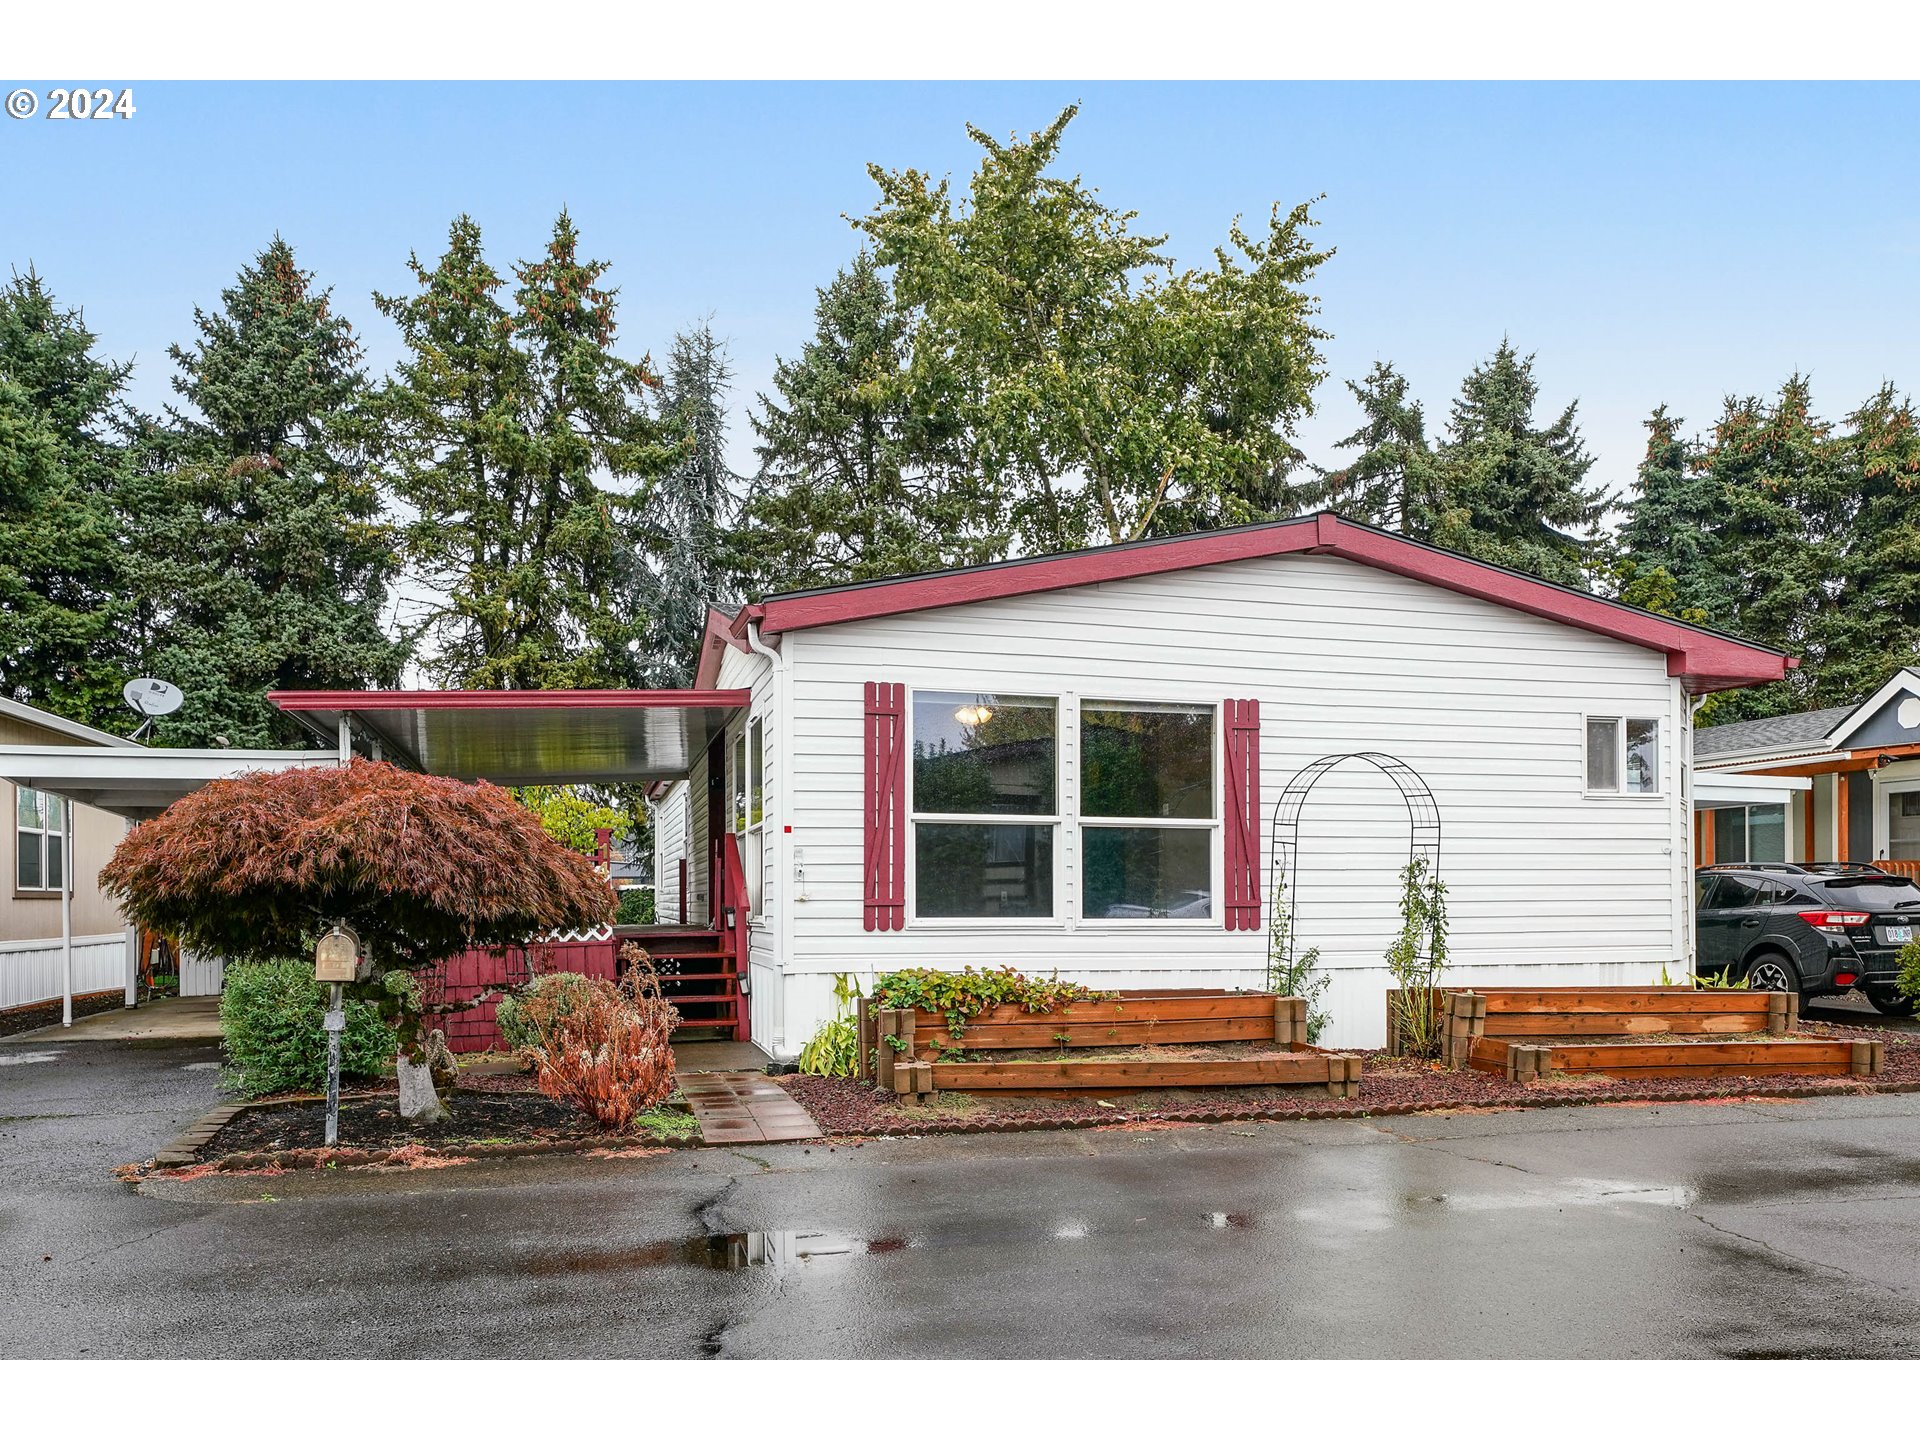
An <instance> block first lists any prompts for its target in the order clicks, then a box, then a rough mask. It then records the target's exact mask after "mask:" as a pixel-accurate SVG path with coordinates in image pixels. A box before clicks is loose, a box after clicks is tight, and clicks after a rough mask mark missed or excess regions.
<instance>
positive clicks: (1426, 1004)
mask: <svg viewBox="0 0 1920 1440" xmlns="http://www.w3.org/2000/svg"><path fill="white" fill-rule="evenodd" d="M1446 968H1447V887H1446V885H1445V884H1443V883H1442V882H1441V879H1440V877H1439V875H1438V874H1436V873H1435V872H1434V869H1433V867H1432V865H1431V864H1430V863H1429V862H1428V861H1427V859H1426V858H1425V857H1424V856H1415V857H1414V858H1413V859H1412V860H1410V861H1409V862H1407V868H1406V869H1404V870H1402V871H1401V872H1400V933H1399V934H1398V935H1397V936H1395V937H1394V941H1393V943H1392V944H1391V945H1389V946H1388V947H1387V969H1388V971H1389V972H1391V974H1392V975H1393V979H1394V984H1395V986H1396V988H1395V990H1394V992H1393V996H1392V1005H1391V1008H1390V1011H1389V1013H1390V1016H1391V1019H1392V1022H1393V1031H1394V1036H1395V1038H1396V1039H1397V1040H1398V1042H1399V1049H1400V1053H1401V1054H1403V1055H1415V1056H1431V1055H1434V1054H1437V1053H1438V1052H1439V1049H1440V1014H1439V1010H1440V1006H1439V998H1440V997H1439V990H1440V977H1441V975H1442V974H1443V973H1444V972H1445V971H1446Z"/></svg>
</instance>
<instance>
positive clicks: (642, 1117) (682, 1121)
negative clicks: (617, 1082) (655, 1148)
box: [629, 1105, 700, 1140]
mask: <svg viewBox="0 0 1920 1440" xmlns="http://www.w3.org/2000/svg"><path fill="white" fill-rule="evenodd" d="M629 1128H630V1129H634V1130H639V1131H642V1132H644V1133H646V1134H648V1135H651V1136H653V1137H654V1138H655V1139H657V1140H667V1139H687V1138H689V1137H691V1136H694V1135H698V1134H699V1133H700V1122H699V1121H698V1120H696V1119H694V1118H693V1116H692V1115H691V1114H690V1113H689V1112H687V1111H685V1110H672V1109H669V1108H668V1107H667V1106H665V1105H656V1106H654V1107H653V1109H651V1110H642V1111H641V1112H640V1113H639V1114H638V1115H636V1116H634V1117H633V1123H632V1125H631V1126H630V1127H629Z"/></svg>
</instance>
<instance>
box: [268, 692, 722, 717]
mask: <svg viewBox="0 0 1920 1440" xmlns="http://www.w3.org/2000/svg"><path fill="white" fill-rule="evenodd" d="M752 698H753V697H752V695H751V693H750V692H748V691H745V690H706V689H702V690H271V691H269V692H268V693H267V699H268V701H270V702H271V703H272V704H274V705H275V706H277V707H279V708H280V709H281V710H285V711H288V712H296V711H302V710H347V711H357V710H612V709H620V710H738V709H743V708H744V707H745V706H746V705H747V704H748V703H750V702H751V700H752Z"/></svg>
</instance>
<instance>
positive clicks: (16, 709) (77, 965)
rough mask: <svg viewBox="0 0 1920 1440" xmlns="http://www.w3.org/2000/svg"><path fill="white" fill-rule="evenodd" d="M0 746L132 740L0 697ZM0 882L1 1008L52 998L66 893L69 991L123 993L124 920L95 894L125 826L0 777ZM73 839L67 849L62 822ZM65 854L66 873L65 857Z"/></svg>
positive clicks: (60, 970)
mask: <svg viewBox="0 0 1920 1440" xmlns="http://www.w3.org/2000/svg"><path fill="white" fill-rule="evenodd" d="M0 745H31V746H50V745H60V746H66V745H72V746H89V747H94V746H101V747H112V748H131V749H138V748H139V747H138V746H136V745H135V744H134V742H133V741H131V740H126V739H123V738H121V737H120V736H118V735H109V734H107V733H106V732H105V731H104V730H95V729H94V728H93V727H92V726H89V725H81V724H79V723H77V722H75V721H72V720H67V719H63V718H62V717H61V716H58V715H52V714H49V713H48V712H47V711H44V710H37V709H35V708H34V707H33V706H31V705H23V704H21V703H19V702H18V701H15V700H7V699H4V698H0ZM0 806H4V807H5V808H4V815H5V819H6V824H5V827H4V832H3V838H0V850H4V863H5V865H6V879H5V883H4V885H0V1010H11V1009H15V1008H18V1007H20V1006H23V1005H36V1004H40V1003H43V1002H45V1001H48V1000H57V999H60V998H61V996H62V994H63V993H64V982H65V955H64V946H63V944H62V940H61V898H62V894H63V892H64V891H66V890H67V889H68V888H69V887H70V888H71V891H72V905H73V908H72V914H71V924H72V931H71V933H72V936H73V993H74V996H75V998H76V999H83V1000H84V999H91V998H95V997H98V996H100V995H102V994H105V993H109V992H110V993H113V994H116V995H118V994H123V993H124V991H125V989H126V971H127V963H126V958H127V943H126V928H125V927H126V921H125V920H124V919H122V918H121V915H120V912H119V910H118V908H117V907H115V905H114V903H113V902H112V901H111V900H110V899H108V898H107V897H106V896H105V895H103V894H101V893H100V883H99V877H100V867H101V866H102V865H104V864H106V863H107V858H108V857H109V856H110V855H112V854H113V847H114V846H116V845H118V844H119V843H120V837H121V836H123V835H125V834H126V833H127V826H126V822H125V821H124V820H122V819H120V818H119V817H118V816H116V815H111V814H108V813H107V812H106V811H103V810H96V809H95V808H93V807H92V806H91V805H72V806H69V804H68V802H65V801H63V800H62V799H61V798H60V797H58V796H56V795H53V794H51V793H48V792H46V791H41V790H36V789H34V788H33V787H31V786H28V785H16V784H14V783H12V782H11V781H7V780H0ZM69 814H70V815H71V817H72V822H71V833H72V843H71V845H70V846H69V845H68V844H67V836H66V832H67V830H68V816H69ZM69 850H70V851H71V854H72V860H73V863H72V867H71V873H70V874H69V871H68V867H67V856H68V853H69Z"/></svg>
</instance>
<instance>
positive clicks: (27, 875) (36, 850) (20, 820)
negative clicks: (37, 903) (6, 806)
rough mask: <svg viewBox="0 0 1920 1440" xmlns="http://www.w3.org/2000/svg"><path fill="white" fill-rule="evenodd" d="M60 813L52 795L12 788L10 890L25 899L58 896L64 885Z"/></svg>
mask: <svg viewBox="0 0 1920 1440" xmlns="http://www.w3.org/2000/svg"><path fill="white" fill-rule="evenodd" d="M64 809H65V807H64V806H63V805H62V803H61V801H60V799H59V798H58V797H57V796H54V795H47V794H43V793H42V792H40V791H38V790H31V789H29V788H28V787H26V786H25V785H20V786H16V787H15V797H14V826H13V829H14V836H13V840H14V848H13V853H14V864H13V888H14V889H15V890H16V891H18V892H20V893H22V894H27V895H58V894H59V893H60V890H61V887H62V885H63V884H64V883H65V869H66V867H65V860H66V851H65V848H64V847H65V840H66V826H65V819H64V813H63V812H64Z"/></svg>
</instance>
